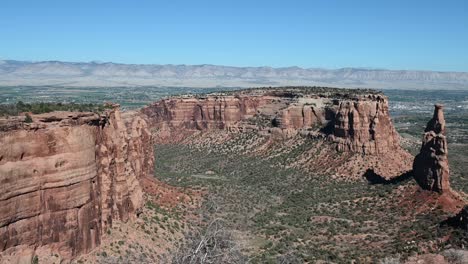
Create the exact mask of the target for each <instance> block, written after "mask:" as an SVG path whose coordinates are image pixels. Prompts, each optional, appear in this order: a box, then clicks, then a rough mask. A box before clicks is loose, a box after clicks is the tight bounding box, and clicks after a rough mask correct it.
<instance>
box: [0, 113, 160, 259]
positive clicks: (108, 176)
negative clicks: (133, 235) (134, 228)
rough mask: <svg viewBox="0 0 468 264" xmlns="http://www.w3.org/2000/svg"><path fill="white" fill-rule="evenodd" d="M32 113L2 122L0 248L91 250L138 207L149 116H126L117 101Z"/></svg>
mask: <svg viewBox="0 0 468 264" xmlns="http://www.w3.org/2000/svg"><path fill="white" fill-rule="evenodd" d="M32 118H33V121H34V122H33V123H29V124H28V123H24V122H22V121H21V120H19V119H20V118H16V119H11V120H9V121H8V120H7V121H5V120H3V121H2V122H0V252H2V251H3V253H2V254H13V253H15V254H18V255H21V252H19V253H18V252H17V251H21V250H23V249H25V248H26V249H35V248H39V247H49V248H51V249H53V250H54V251H55V252H59V253H60V254H61V255H62V256H63V257H66V258H72V257H73V256H76V255H78V254H80V253H85V252H89V251H90V250H91V249H93V248H94V247H96V246H97V245H99V244H100V239H101V236H102V234H103V232H104V231H105V230H106V229H107V228H109V227H110V226H111V225H112V221H114V220H123V221H126V220H128V219H130V218H132V217H134V216H135V214H136V212H137V210H138V209H139V208H140V207H141V206H142V202H143V192H142V187H141V186H140V184H139V178H142V177H148V176H149V175H152V170H153V163H154V161H153V159H154V158H153V147H152V144H151V134H150V133H149V131H148V128H147V125H146V121H145V120H143V119H142V118H140V117H138V116H133V117H132V118H127V119H125V120H124V119H122V117H121V113H120V111H119V109H118V107H115V108H114V109H113V110H108V111H106V112H105V113H103V114H102V115H98V114H95V113H70V112H53V113H48V114H43V115H33V116H32ZM12 120H14V121H12ZM0 259H1V257H0Z"/></svg>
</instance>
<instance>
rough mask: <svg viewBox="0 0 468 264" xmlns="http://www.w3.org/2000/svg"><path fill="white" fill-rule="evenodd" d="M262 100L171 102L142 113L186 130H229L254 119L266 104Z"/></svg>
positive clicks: (155, 122)
mask: <svg viewBox="0 0 468 264" xmlns="http://www.w3.org/2000/svg"><path fill="white" fill-rule="evenodd" d="M267 101H268V99H266V98H262V97H237V96H207V97H191V98H170V99H165V100H161V101H158V102H155V103H153V104H151V105H150V106H148V107H145V108H143V109H142V112H143V113H144V114H146V115H147V116H148V117H149V120H150V122H151V123H152V124H153V125H154V126H156V127H161V126H162V125H163V124H167V125H169V126H170V127H173V128H183V129H192V130H194V129H198V130H205V129H225V128H226V129H227V128H230V127H232V126H233V125H235V124H236V123H238V122H239V121H241V120H244V119H247V118H249V117H253V116H254V115H255V114H256V112H257V109H258V108H259V107H260V106H262V105H264V104H266V103H267Z"/></svg>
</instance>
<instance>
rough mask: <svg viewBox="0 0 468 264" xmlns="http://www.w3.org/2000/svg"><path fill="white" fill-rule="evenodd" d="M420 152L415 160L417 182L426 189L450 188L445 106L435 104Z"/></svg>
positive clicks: (442, 190)
mask: <svg viewBox="0 0 468 264" xmlns="http://www.w3.org/2000/svg"><path fill="white" fill-rule="evenodd" d="M424 131H425V133H424V137H423V140H422V146H421V150H420V152H419V154H418V155H417V156H416V158H415V159H414V162H413V172H414V178H415V180H416V182H417V183H418V184H419V185H420V186H421V188H423V189H425V190H430V191H435V192H439V193H442V192H445V191H449V190H450V183H449V164H448V158H447V154H448V151H447V139H446V137H445V118H444V113H443V106H442V105H440V104H436V105H435V109H434V116H433V117H432V119H431V120H430V121H429V122H428V123H427V126H426V129H425V130H424Z"/></svg>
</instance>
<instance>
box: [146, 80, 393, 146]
mask: <svg viewBox="0 0 468 264" xmlns="http://www.w3.org/2000/svg"><path fill="white" fill-rule="evenodd" d="M323 89H324V88H321V89H319V91H315V90H313V89H310V90H307V89H305V88H303V89H294V88H289V89H282V90H278V89H276V90H275V89H264V90H252V91H248V90H245V91H239V92H234V93H233V94H226V95H219V94H213V95H206V96H186V97H178V98H169V99H163V100H161V101H158V102H155V103H153V104H152V105H150V106H148V107H145V108H143V109H142V112H143V113H144V114H145V115H146V116H147V117H148V122H150V123H151V124H152V126H154V127H156V128H157V129H172V130H174V131H177V133H180V131H181V130H212V129H228V130H234V131H244V130H245V129H246V128H249V129H256V130H260V129H263V127H259V126H258V125H257V124H256V123H255V119H256V118H258V117H266V119H267V120H268V124H266V125H267V126H266V127H267V129H268V130H269V131H275V130H276V131H277V130H278V129H279V131H281V133H282V134H284V135H294V134H297V133H298V132H300V131H302V132H304V131H311V130H313V129H320V128H321V129H322V132H324V134H325V135H328V136H330V139H331V140H332V141H333V142H335V143H336V146H337V147H336V148H337V150H338V151H341V152H354V153H363V154H376V153H385V152H391V151H395V150H396V149H399V148H400V145H399V136H398V134H397V132H396V131H395V128H394V127H393V124H392V121H391V118H390V115H389V113H388V100H387V98H386V97H385V96H384V95H383V94H380V93H377V92H369V93H364V92H363V91H360V90H356V91H350V90H347V91H345V90H339V89H331V91H332V92H326V91H325V92H324V91H323ZM345 92H347V93H345ZM353 92H355V93H356V94H353ZM366 92H367V91H366ZM252 123H253V124H254V126H253V127H252V126H251V125H252ZM255 125H257V126H255Z"/></svg>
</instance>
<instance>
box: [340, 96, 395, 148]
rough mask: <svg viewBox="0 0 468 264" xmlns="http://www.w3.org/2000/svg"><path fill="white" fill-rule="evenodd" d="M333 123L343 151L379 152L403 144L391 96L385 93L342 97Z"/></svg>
mask: <svg viewBox="0 0 468 264" xmlns="http://www.w3.org/2000/svg"><path fill="white" fill-rule="evenodd" d="M334 123H335V125H334V132H333V136H334V140H335V141H336V142H337V144H338V145H337V148H338V150H340V151H351V152H360V153H364V154H376V153H386V152H389V151H395V150H397V149H399V148H400V138H399V135H398V133H397V132H396V130H395V128H394V126H393V123H392V120H391V118H390V114H389V113H388V100H387V98H386V97H384V96H382V95H368V96H366V97H362V98H360V99H359V100H352V101H350V100H344V101H340V103H339V107H338V109H337V110H336V115H335V118H334Z"/></svg>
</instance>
